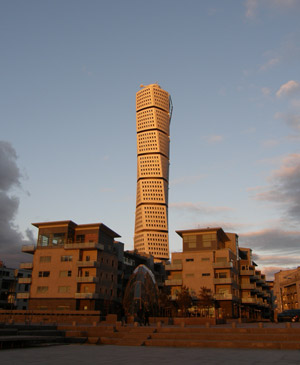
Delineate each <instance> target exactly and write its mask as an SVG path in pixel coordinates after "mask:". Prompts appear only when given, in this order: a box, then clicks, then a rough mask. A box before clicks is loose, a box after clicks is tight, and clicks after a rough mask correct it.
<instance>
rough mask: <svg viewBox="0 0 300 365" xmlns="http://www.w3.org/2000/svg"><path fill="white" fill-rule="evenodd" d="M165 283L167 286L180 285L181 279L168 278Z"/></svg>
mask: <svg viewBox="0 0 300 365" xmlns="http://www.w3.org/2000/svg"><path fill="white" fill-rule="evenodd" d="M165 285H167V286H176V285H178V286H180V285H182V279H170V280H166V281H165Z"/></svg>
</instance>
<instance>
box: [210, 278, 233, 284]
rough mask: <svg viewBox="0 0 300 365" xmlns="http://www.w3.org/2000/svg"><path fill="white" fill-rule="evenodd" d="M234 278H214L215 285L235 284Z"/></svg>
mask: <svg viewBox="0 0 300 365" xmlns="http://www.w3.org/2000/svg"><path fill="white" fill-rule="evenodd" d="M233 282H234V280H233V279H232V278H214V284H230V285H231V284H233Z"/></svg>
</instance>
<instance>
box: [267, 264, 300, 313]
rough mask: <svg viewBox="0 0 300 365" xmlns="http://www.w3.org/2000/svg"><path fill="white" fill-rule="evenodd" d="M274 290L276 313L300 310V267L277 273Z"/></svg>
mask: <svg viewBox="0 0 300 365" xmlns="http://www.w3.org/2000/svg"><path fill="white" fill-rule="evenodd" d="M273 290H274V298H275V311H276V313H280V312H282V311H284V310H286V309H300V266H299V267H297V268H296V269H291V270H280V271H279V272H277V273H275V277H274V289H273Z"/></svg>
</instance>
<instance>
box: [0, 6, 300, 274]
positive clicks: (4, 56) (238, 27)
mask: <svg viewBox="0 0 300 365" xmlns="http://www.w3.org/2000/svg"><path fill="white" fill-rule="evenodd" d="M299 15H300V2H299V1H297V0H260V1H259V0H248V1H233V0H232V1H230V0H227V1H221V0H215V1H214V0H212V1H209V2H208V1H192V0H188V1H185V2H183V1H177V0H173V1H169V0H163V1H151V2H147V1H143V0H140V1H133V0H127V1H119V0H118V1H117V0H115V1H100V0H98V1H92V0H88V1H78V0H72V1H71V0H60V1H55V0H52V1H38V0H36V1H33V0H27V1H19V0H16V1H2V2H1V3H0V46H1V57H0V80H1V87H0V123H1V125H0V126H1V134H0V141H1V144H0V152H1V154H2V156H0V167H1V170H2V171H1V172H0V199H1V200H2V208H0V228H1V229H0V232H1V231H2V233H0V241H1V242H0V244H1V247H2V248H1V251H0V260H1V259H3V260H4V261H5V262H6V264H7V265H17V263H18V262H19V261H20V260H21V261H26V260H27V259H28V258H27V257H26V255H25V256H24V255H21V254H20V253H19V251H20V247H21V244H22V243H24V242H25V243H26V242H30V241H31V240H32V239H33V238H34V237H35V236H36V229H35V228H34V227H32V226H31V223H32V222H41V221H48V220H65V219H71V220H73V221H75V222H76V223H79V224H81V223H91V222H103V223H104V224H106V225H108V226H109V227H111V228H112V229H113V230H115V231H116V232H118V233H119V234H120V236H121V241H122V242H124V243H125V248H126V249H132V248H133V233H134V214H135V193H136V127H135V93H136V92H137V91H138V90H139V85H140V84H145V85H146V84H150V83H154V82H158V83H159V84H160V86H161V87H162V88H164V89H165V90H167V91H168V92H169V93H170V94H171V95H172V99H173V104H174V111H173V118H172V123H171V133H170V135H171V146H170V190H169V232H170V251H171V252H173V251H180V250H181V240H180V237H179V236H178V235H177V234H176V233H175V231H176V230H180V229H189V228H197V227H199V228H202V227H208V226H209V227H212V226H221V227H223V229H224V230H227V231H230V232H236V233H238V234H239V237H240V246H244V247H251V248H252V249H253V252H254V253H255V259H256V262H257V263H258V265H259V267H260V268H261V269H263V270H264V271H265V272H266V273H268V274H269V275H270V277H271V274H272V273H273V272H274V271H278V270H279V269H280V268H292V267H296V266H298V265H299V264H300V249H299V247H300V230H299V222H300V191H299V190H300V150H299V142H300V72H299V71H300V66H299V65H300V64H299V58H300V57H299V56H300V42H299V39H300V25H299ZM1 179H2V181H1Z"/></svg>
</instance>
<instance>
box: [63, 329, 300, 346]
mask: <svg viewBox="0 0 300 365" xmlns="http://www.w3.org/2000/svg"><path fill="white" fill-rule="evenodd" d="M59 329H61V330H63V331H65V333H66V337H79V338H86V342H87V343H90V344H109V345H119V346H162V347H208V348H261V349H300V328H299V327H298V328H276V327H275V328H258V327H256V328H228V327H227V328H218V327H210V328H206V327H175V326H170V327H160V326H158V327H156V326H150V327H134V326H128V327H121V326H113V325H110V326H94V327H91V326H90V327H88V326H75V327H74V326H73V327H72V326H60V327H59Z"/></svg>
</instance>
